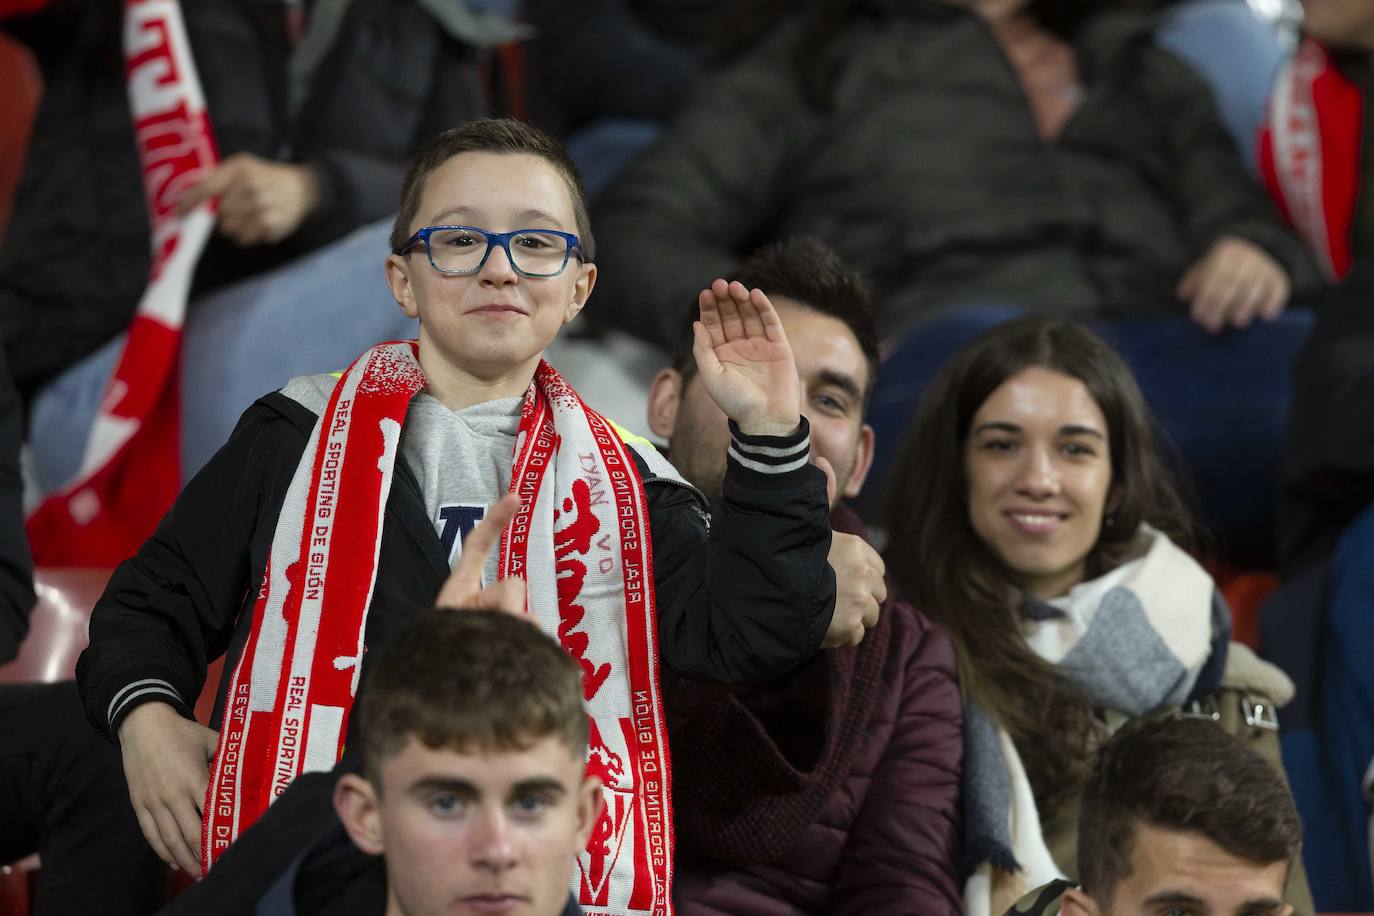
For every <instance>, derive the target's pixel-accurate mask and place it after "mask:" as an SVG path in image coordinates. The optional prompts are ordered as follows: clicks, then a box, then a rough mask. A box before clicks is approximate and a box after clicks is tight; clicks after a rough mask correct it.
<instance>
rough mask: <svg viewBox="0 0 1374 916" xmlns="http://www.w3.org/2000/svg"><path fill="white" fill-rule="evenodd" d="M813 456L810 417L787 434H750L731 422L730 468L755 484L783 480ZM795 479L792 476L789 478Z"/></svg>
mask: <svg viewBox="0 0 1374 916" xmlns="http://www.w3.org/2000/svg"><path fill="white" fill-rule="evenodd" d="M810 459H811V426H810V424H809V423H807V421H806V417H802V418H801V422H800V423H799V424H797V428H796V429H795V430H794V431H793V432H792V433H791V434H789V435H786V436H749V435H745V434H744V433H743V432H741V431H740V428H739V426H738V425H736V423H735V421H734V420H731V421H730V452H729V461H728V463H727V469H728V471H729V472H730V473H733V474H743V475H744V478H745V479H747V480H749V481H750V482H752V483H755V484H767V483H777V482H781V481H780V480H779V478H784V477H787V475H791V474H793V473H794V472H795V471H797V470H798V469H800V468H804V467H806V465H807V463H808V462H809V461H810ZM789 479H792V478H789Z"/></svg>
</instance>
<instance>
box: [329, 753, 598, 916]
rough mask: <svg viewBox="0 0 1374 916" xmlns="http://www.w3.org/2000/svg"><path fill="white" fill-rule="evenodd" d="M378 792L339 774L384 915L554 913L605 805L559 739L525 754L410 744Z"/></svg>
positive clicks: (384, 773)
mask: <svg viewBox="0 0 1374 916" xmlns="http://www.w3.org/2000/svg"><path fill="white" fill-rule="evenodd" d="M379 769H380V771H381V772H380V773H379V774H378V778H379V780H380V785H379V786H375V787H374V786H373V785H372V784H371V783H370V782H368V781H367V780H365V779H363V778H361V777H359V776H354V775H351V774H349V775H346V776H344V777H342V778H341V779H340V782H339V787H338V788H337V789H336V790H335V793H334V805H335V808H336V809H337V810H338V812H339V817H340V818H341V819H342V820H343V822H344V826H345V827H346V828H347V829H348V833H349V836H350V837H352V839H353V842H354V843H355V844H356V845H357V846H358V848H360V849H362V850H363V851H364V852H368V853H371V854H373V855H378V854H380V855H383V856H385V858H386V871H387V896H388V903H387V916H439V914H445V916H457V914H487V916H490V914H500V916H557V914H559V913H561V912H562V910H563V907H564V905H565V904H566V903H567V900H568V894H569V891H570V888H571V875H572V869H573V861H574V858H575V857H576V855H577V853H578V852H579V851H580V850H581V849H583V848H584V847H585V846H586V844H587V837H588V835H589V834H590V832H591V828H592V824H593V823H594V821H595V817H596V814H597V812H598V810H599V807H600V804H601V787H600V783H599V782H598V781H597V780H596V779H595V778H591V779H584V778H583V776H584V773H585V764H584V761H583V760H582V758H581V757H580V756H577V755H574V753H573V752H572V751H571V750H570V749H569V748H568V746H567V745H566V744H565V743H564V742H562V741H561V740H559V739H558V738H556V737H552V736H550V737H545V738H541V739H540V740H538V741H536V742H534V743H533V744H532V745H531V746H530V747H529V748H528V749H526V750H523V751H496V752H485V751H474V752H473V753H466V754H464V753H458V752H457V751H452V750H447V749H439V750H434V749H432V748H428V747H425V746H424V745H423V744H421V743H420V742H419V741H416V740H414V739H411V740H410V741H409V743H407V744H406V746H405V748H404V749H402V750H401V751H400V752H399V753H397V754H394V755H392V756H390V757H387V758H385V759H384V760H383V761H382V763H381V765H380V767H379Z"/></svg>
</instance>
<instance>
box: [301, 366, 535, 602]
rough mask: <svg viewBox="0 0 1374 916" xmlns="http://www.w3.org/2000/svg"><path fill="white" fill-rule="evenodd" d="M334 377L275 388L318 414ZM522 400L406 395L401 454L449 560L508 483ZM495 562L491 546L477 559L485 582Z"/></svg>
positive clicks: (454, 559)
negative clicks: (471, 401)
mask: <svg viewBox="0 0 1374 916" xmlns="http://www.w3.org/2000/svg"><path fill="white" fill-rule="evenodd" d="M337 382H338V379H337V378H336V377H334V376H333V375H308V376H301V377H299V378H294V379H292V380H291V381H289V382H287V383H286V386H285V387H284V388H282V394H284V395H286V396H287V397H289V398H291V399H292V400H293V401H296V402H298V403H299V404H301V405H302V406H304V407H306V408H308V409H309V410H311V411H312V412H314V413H316V414H319V413H322V412H323V411H324V408H325V407H326V405H328V403H329V396H330V394H331V393H332V392H333V390H334V386H335V384H337ZM521 400H522V399H521V398H519V397H514V398H500V399H498V400H495V401H487V402H486V403H484V404H475V405H473V406H472V407H467V408H464V409H462V410H449V409H448V408H447V407H445V406H444V405H443V404H441V403H439V401H438V400H437V399H436V398H434V397H432V396H431V395H430V394H429V393H428V392H425V391H421V392H420V393H419V394H417V395H416V396H415V399H414V400H412V401H411V402H410V409H409V410H408V411H407V412H406V421H405V425H404V426H403V427H402V429H401V454H402V455H404V456H405V459H406V463H408V464H409V465H410V469H411V470H412V471H414V472H415V476H416V478H417V479H418V481H419V483H420V495H421V497H422V498H423V499H424V503H425V511H426V512H428V513H429V518H430V521H431V522H433V523H434V530H435V532H436V533H437V534H438V535H439V539H440V541H442V542H443V545H444V549H445V550H447V551H448V555H449V564H450V565H452V564H453V563H455V562H457V560H458V556H459V554H460V553H461V552H462V542H463V538H465V537H467V535H468V532H470V531H472V529H473V528H474V527H475V526H476V525H477V523H478V522H479V521H481V520H482V518H483V517H484V516H485V515H486V512H487V509H488V507H490V506H491V505H492V504H493V503H495V502H496V501H497V500H499V499H500V498H501V497H502V495H504V494H505V493H506V491H507V490H509V489H510V469H511V464H512V461H513V459H514V452H515V437H516V435H517V433H519V431H520V404H521ZM496 563H497V552H496V551H494V550H493V551H492V553H491V556H489V557H487V559H486V563H485V564H484V567H483V574H482V579H483V583H484V584H490V583H492V582H494V581H496Z"/></svg>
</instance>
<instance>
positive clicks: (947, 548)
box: [885, 316, 1193, 816]
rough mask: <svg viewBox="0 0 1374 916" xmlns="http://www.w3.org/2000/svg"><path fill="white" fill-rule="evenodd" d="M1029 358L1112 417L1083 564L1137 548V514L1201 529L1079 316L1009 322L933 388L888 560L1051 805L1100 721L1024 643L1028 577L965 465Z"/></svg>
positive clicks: (894, 513)
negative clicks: (968, 448)
mask: <svg viewBox="0 0 1374 916" xmlns="http://www.w3.org/2000/svg"><path fill="white" fill-rule="evenodd" d="M1033 366H1034V367H1041V368H1045V369H1052V370H1054V371H1056V372H1061V373H1063V374H1064V375H1068V376H1071V377H1073V378H1076V379H1078V380H1079V381H1081V382H1082V383H1083V385H1084V386H1085V387H1086V388H1087V390H1088V393H1089V394H1090V395H1092V398H1093V400H1094V401H1095V402H1096V403H1097V406H1098V408H1099V409H1100V410H1101V411H1102V415H1103V417H1104V418H1105V419H1106V421H1107V439H1108V448H1109V453H1110V455H1111V467H1112V475H1111V485H1110V489H1109V491H1108V496H1107V504H1106V513H1107V518H1106V519H1105V520H1104V524H1103V526H1102V530H1101V534H1100V535H1099V537H1098V541H1097V543H1096V544H1095V545H1094V546H1093V548H1092V550H1091V551H1090V552H1089V554H1088V557H1087V563H1086V566H1087V575H1088V576H1089V577H1094V578H1095V577H1096V576H1099V575H1102V574H1103V573H1104V572H1107V571H1108V570H1111V569H1113V568H1115V567H1116V566H1119V565H1120V564H1121V563H1123V562H1125V561H1127V560H1129V559H1131V558H1132V557H1133V556H1135V555H1137V554H1138V553H1139V552H1140V551H1141V550H1142V549H1143V547H1144V544H1143V543H1142V538H1141V535H1140V526H1141V523H1142V522H1148V523H1149V524H1150V525H1152V526H1153V527H1155V528H1157V529H1159V530H1161V531H1163V532H1164V533H1165V534H1167V535H1169V536H1170V537H1171V538H1173V539H1174V540H1175V541H1176V542H1179V543H1180V544H1181V545H1182V546H1184V547H1185V548H1187V547H1189V546H1192V544H1193V528H1192V524H1191V522H1190V520H1189V518H1190V517H1189V513H1188V511H1187V509H1186V507H1185V505H1184V503H1183V500H1182V498H1181V497H1180V496H1179V493H1178V490H1177V489H1176V488H1175V486H1174V484H1173V481H1172V478H1171V475H1170V473H1169V471H1168V469H1167V467H1166V465H1165V463H1164V462H1163V461H1162V460H1161V458H1160V456H1159V453H1158V451H1157V449H1156V445H1155V436H1154V432H1153V420H1152V418H1151V416H1150V412H1149V408H1148V407H1147V406H1146V405H1145V399H1144V397H1143V396H1142V395H1141V393H1140V388H1139V386H1138V385H1136V382H1135V378H1134V377H1133V376H1132V375H1131V371H1130V369H1128V368H1127V367H1126V364H1125V363H1124V362H1123V361H1122V359H1121V357H1120V356H1118V355H1117V353H1116V352H1115V351H1114V350H1112V349H1111V348H1110V347H1109V346H1107V344H1106V343H1104V342H1103V341H1102V340H1101V338H1099V337H1098V336H1097V335H1096V334H1094V333H1093V332H1092V331H1089V330H1088V329H1087V328H1085V327H1084V326H1082V325H1080V324H1075V323H1072V322H1066V321H1057V320H1052V319H1047V318H1043V317H1039V316H1030V317H1025V318H1018V319H1015V320H1013V321H1009V322H1007V323H1005V324H1002V325H999V326H997V327H995V328H993V329H992V330H990V331H988V332H986V333H985V334H983V335H982V336H981V337H979V338H978V339H977V340H975V341H974V342H973V343H971V344H969V345H968V346H967V347H965V348H964V349H963V350H962V351H961V352H960V353H958V354H957V355H956V356H955V357H954V358H953V359H952V360H951V361H950V362H949V363H947V364H946V365H945V366H944V368H943V369H941V371H940V373H939V375H938V376H936V378H935V380H934V381H933V382H932V383H931V384H930V386H929V387H928V388H927V389H926V391H925V395H924V397H923V399H922V402H921V409H920V412H919V413H918V415H917V417H916V420H915V423H914V424H913V425H912V426H911V428H910V430H909V432H908V434H907V439H906V442H905V443H904V444H903V446H902V450H901V454H900V456H899V457H898V459H897V462H896V464H895V465H894V471H893V476H892V480H891V482H890V484H889V488H888V497H887V499H886V506H887V511H888V518H887V530H888V537H889V540H888V544H887V549H886V551H885V553H886V560H887V568H888V573H889V574H890V575H891V576H892V577H893V579H894V580H895V583H896V584H897V586H898V587H899V588H900V589H901V591H902V592H904V593H905V595H906V596H907V597H908V598H910V599H911V600H912V602H913V603H915V605H916V606H917V607H919V608H920V609H921V610H922V611H924V612H925V613H926V614H928V615H929V616H930V617H931V618H933V619H934V620H935V621H936V622H938V623H939V624H940V625H941V626H943V627H944V629H945V630H946V631H947V632H948V633H949V635H950V637H951V638H952V640H953V642H954V648H955V655H956V658H957V660H958V666H959V674H960V678H961V681H962V686H963V690H964V692H965V694H966V695H967V696H969V697H970V698H972V699H973V700H974V701H976V702H977V703H978V705H979V706H981V707H982V708H983V709H984V710H985V711H986V712H988V713H989V714H990V715H991V716H993V717H994V718H995V719H996V720H997V721H998V722H999V723H1000V724H1001V725H1002V726H1003V727H1004V728H1006V729H1007V732H1008V733H1009V734H1010V735H1011V737H1012V740H1013V741H1014V742H1015V743H1016V747H1017V751H1018V752H1019V754H1020V755H1021V759H1022V762H1023V763H1024V764H1025V766H1026V773H1027V776H1028V777H1029V778H1030V783H1031V788H1032V790H1033V791H1034V792H1035V797H1036V801H1037V804H1038V805H1039V806H1040V810H1041V812H1042V816H1048V815H1049V814H1051V813H1052V812H1053V811H1054V810H1055V809H1056V808H1057V807H1058V806H1059V803H1060V802H1061V801H1063V800H1064V799H1065V797H1066V796H1068V795H1070V794H1072V793H1073V792H1075V791H1076V790H1077V789H1078V787H1079V786H1080V785H1081V782H1082V780H1083V778H1084V777H1085V775H1086V772H1087V769H1088V764H1089V761H1090V758H1091V751H1092V747H1093V745H1094V743H1095V741H1096V738H1097V735H1098V729H1099V726H1098V723H1097V719H1096V717H1095V715H1094V710H1093V709H1092V707H1091V706H1090V704H1089V703H1088V701H1087V700H1086V698H1084V697H1082V696H1081V695H1080V694H1078V692H1077V691H1075V690H1074V689H1073V688H1072V687H1070V686H1069V684H1068V683H1067V682H1066V681H1065V680H1064V679H1063V678H1062V677H1061V676H1060V675H1059V674H1058V673H1057V672H1056V671H1055V669H1054V667H1053V666H1052V665H1050V664H1049V663H1048V662H1046V661H1045V660H1044V659H1042V658H1040V656H1038V655H1036V654H1035V653H1034V652H1033V651H1031V649H1030V648H1029V647H1028V646H1027V645H1026V641H1025V639H1024V638H1023V637H1022V635H1021V630H1020V624H1021V620H1022V609H1023V607H1024V605H1025V601H1026V593H1025V589H1024V584H1023V582H1022V580H1021V578H1020V577H1019V576H1018V575H1017V573H1016V572H1015V571H1013V570H1012V569H1011V568H1010V567H1008V566H1007V565H1006V564H1005V563H1004V562H1003V561H1002V560H1001V559H1000V558H999V557H998V556H997V555H996V554H994V553H993V551H992V550H990V549H989V548H988V546H987V545H986V544H985V543H984V542H983V541H982V539H981V538H979V537H978V535H977V534H976V533H975V532H974V530H973V526H972V524H971V522H970V520H969V506H968V481H967V478H966V476H965V470H964V450H965V444H966V441H967V438H968V435H969V427H970V425H971V424H972V422H973V417H974V414H976V413H977V411H978V409H979V408H980V407H981V406H982V405H983V403H984V402H985V401H986V400H987V399H988V397H989V396H990V395H991V394H992V393H993V392H994V391H995V390H996V389H997V388H999V387H1000V386H1001V385H1002V383H1003V382H1005V381H1007V380H1008V379H1010V378H1011V377H1012V376H1014V375H1016V374H1017V373H1019V372H1021V371H1022V370H1024V369H1027V368H1030V367H1033Z"/></svg>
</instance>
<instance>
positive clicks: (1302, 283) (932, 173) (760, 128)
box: [588, 0, 1320, 343]
mask: <svg viewBox="0 0 1374 916" xmlns="http://www.w3.org/2000/svg"><path fill="white" fill-rule="evenodd" d="M854 5H855V7H857V11H856V12H855V13H853V14H852V15H851V17H850V18H849V19H848V20H847V21H846V25H845V26H844V28H843V30H842V31H840V32H838V33H837V34H836V35H835V37H834V39H833V40H832V41H830V42H829V45H828V50H827V51H826V52H825V53H827V54H828V55H829V56H828V57H827V58H825V61H826V62H827V63H828V64H830V65H833V68H834V72H835V76H834V79H833V80H832V81H831V86H832V90H831V96H832V98H833V101H832V104H831V105H830V107H829V109H826V108H825V107H824V106H818V105H816V104H812V103H810V102H808V100H807V97H806V93H804V91H803V88H802V84H801V81H800V79H799V78H798V75H797V70H796V68H795V66H794V63H793V57H794V53H795V48H796V46H797V35H798V31H797V29H796V28H795V27H794V28H788V29H784V30H780V32H779V34H778V35H777V36H776V38H774V39H773V40H771V41H770V42H769V43H768V44H766V45H764V46H762V47H760V48H759V49H758V50H756V51H754V52H753V53H752V54H751V56H749V57H748V58H746V59H745V60H744V61H742V62H741V63H740V64H738V65H737V66H735V67H734V68H733V69H731V70H729V71H727V72H726V73H724V74H723V75H722V76H721V77H719V78H717V79H715V80H713V81H712V82H710V83H708V84H706V85H705V86H704V87H703V88H702V90H701V91H700V93H699V94H698V96H697V97H696V99H695V100H694V102H693V103H692V104H691V106H689V108H688V109H687V110H686V111H685V112H684V113H683V115H682V116H681V117H679V118H678V120H677V121H676V122H675V123H674V124H673V126H672V127H671V129H670V130H669V131H668V132H667V134H666V135H665V137H664V138H663V140H662V141H661V142H660V143H659V145H658V146H656V147H655V148H653V149H652V150H650V151H649V152H648V153H647V154H646V155H645V156H644V157H643V158H642V159H640V160H639V161H638V162H637V163H636V164H635V165H634V166H632V167H631V168H630V169H629V170H628V171H627V172H626V174H625V175H624V176H623V177H622V179H621V180H620V181H619V183H618V184H617V185H616V186H615V187H613V188H612V189H611V190H610V191H609V192H608V194H607V196H606V197H605V198H604V200H603V203H602V205H601V206H600V207H599V208H598V211H597V213H596V219H595V222H596V227H597V237H598V239H599V240H600V242H601V252H600V255H599V258H600V266H601V273H600V274H599V275H598V277H599V281H600V282H599V283H598V285H597V303H596V306H595V307H594V308H592V309H589V310H588V314H589V315H591V316H592V320H593V321H599V322H602V323H604V324H606V325H607V326H622V327H626V328H628V329H629V330H631V331H632V332H633V333H635V334H637V335H639V336H642V337H645V338H647V339H649V340H653V341H657V342H660V343H666V342H668V341H671V339H672V334H673V331H674V328H675V324H674V322H675V321H676V319H677V317H678V315H679V313H680V312H681V309H682V303H684V302H688V301H691V297H692V296H693V295H694V294H695V292H696V291H697V290H699V289H700V288H701V286H702V284H703V283H704V282H706V281H709V280H710V279H711V278H712V277H715V276H727V277H728V276H730V275H731V274H732V273H733V272H734V271H735V270H736V269H737V268H738V266H739V264H740V262H741V260H742V258H743V256H744V255H745V254H746V253H747V252H748V251H750V250H751V249H752V248H753V247H755V246H756V245H758V244H760V243H762V242H766V241H768V240H771V239H776V238H783V237H786V236H790V235H797V234H807V235H813V236H816V237H818V238H820V239H821V240H822V241H824V242H826V243H827V244H829V245H830V246H832V247H833V248H835V249H836V250H837V251H838V252H839V253H840V254H841V255H842V256H843V258H844V259H845V261H846V262H847V263H849V264H851V265H853V266H854V267H857V268H859V269H860V270H862V271H863V272H864V273H865V274H866V275H867V276H868V278H869V280H870V281H871V282H872V283H873V285H874V288H875V293H876V300H877V304H878V309H879V320H880V325H881V329H882V331H883V333H884V334H885V335H889V336H890V335H893V334H896V333H899V332H901V331H903V330H905V329H906V328H908V327H909V326H911V325H912V324H913V323H915V322H916V321H918V320H920V319H922V318H925V317H929V316H931V315H933V314H934V313H936V312H938V311H940V310H942V309H946V308H950V307H956V306H959V305H967V304H1011V305H1023V306H1027V307H1032V308H1037V309H1040V310H1044V311H1048V312H1051V313H1055V314H1059V315H1065V316H1089V315H1100V316H1113V315H1148V314H1170V313H1172V314H1182V313H1183V312H1184V308H1183V305H1182V303H1180V302H1179V301H1178V300H1177V299H1176V298H1175V296H1174V289H1175V287H1176V285H1177V284H1178V282H1179V280H1180V279H1181V278H1182V276H1183V274H1184V272H1185V271H1186V269H1187V268H1188V267H1189V266H1190V265H1191V264H1192V263H1193V262H1194V261H1196V260H1197V259H1198V258H1199V257H1200V256H1201V255H1203V254H1204V253H1205V252H1206V251H1207V250H1208V248H1209V247H1210V246H1211V244H1212V243H1213V242H1215V241H1216V240H1217V239H1218V238H1219V237H1221V236H1224V235H1236V236H1241V237H1244V238H1247V239H1250V240H1251V241H1254V242H1255V243H1257V244H1259V245H1260V246H1262V247H1263V248H1264V249H1266V250H1267V251H1268V252H1269V253H1270V254H1272V255H1273V256H1274V257H1275V258H1276V259H1277V260H1278V261H1279V262H1280V263H1281V264H1282V265H1283V266H1284V267H1285V269H1286V270H1287V271H1288V272H1289V274H1290V276H1291V278H1292V279H1293V281H1294V285H1295V288H1297V289H1298V290H1299V292H1300V294H1301V293H1303V292H1305V291H1306V290H1307V289H1309V288H1313V287H1315V286H1316V285H1318V284H1319V283H1320V281H1319V278H1318V277H1317V274H1316V270H1315V267H1314V265H1313V264H1312V262H1311V260H1310V258H1309V256H1308V255H1307V253H1306V252H1305V251H1304V250H1303V249H1302V246H1301V245H1300V243H1299V242H1298V241H1297V239H1296V238H1294V237H1293V236H1292V235H1291V234H1290V233H1289V232H1288V230H1287V229H1286V228H1285V227H1284V226H1283V224H1282V222H1281V220H1280V218H1279V217H1278V214H1277V212H1276V211H1275V209H1274V207H1273V205H1272V204H1271V203H1270V201H1269V200H1268V199H1267V197H1266V196H1265V195H1264V193H1263V191H1262V190H1261V189H1260V188H1259V187H1258V186H1257V185H1256V184H1255V183H1254V182H1253V181H1252V180H1251V179H1250V178H1249V177H1248V175H1247V174H1246V171H1245V168H1244V166H1243V165H1242V163H1241V160H1240V158H1239V156H1238V154H1237V152H1236V150H1235V148H1234V146H1233V145H1232V142H1231V140H1230V138H1229V136H1228V135H1227V134H1226V131H1225V128H1224V127H1223V126H1222V123H1221V121H1220V119H1219V117H1218V115H1217V113H1216V111H1215V108H1214V105H1213V102H1212V99H1211V95H1210V93H1209V92H1208V89H1207V87H1206V85H1205V84H1204V83H1203V82H1202V80H1201V79H1200V78H1199V77H1198V76H1197V75H1196V74H1195V73H1194V72H1193V71H1192V70H1190V69H1189V68H1188V66H1187V65H1186V64H1184V63H1183V62H1182V61H1181V60H1179V59H1178V58H1176V57H1174V56H1172V55H1170V54H1168V53H1167V52H1165V51H1163V50H1161V49H1159V48H1157V47H1156V46H1155V45H1154V44H1153V42H1152V39H1151V28H1152V25H1153V22H1152V20H1150V19H1148V18H1142V17H1136V16H1127V15H1124V14H1110V15H1108V14H1104V15H1101V16H1098V17H1096V18H1095V19H1094V20H1092V21H1090V22H1089V23H1088V24H1087V25H1086V26H1084V27H1083V28H1082V29H1080V32H1079V35H1078V37H1077V39H1076V41H1075V51H1076V56H1077V62H1078V68H1079V73H1080V76H1081V79H1082V82H1083V84H1084V86H1085V89H1086V91H1085V95H1084V98H1083V100H1082V103H1081V105H1080V107H1079V108H1078V110H1077V112H1076V113H1075V114H1074V116H1073V118H1072V119H1071V120H1070V121H1069V123H1068V125H1067V126H1066V127H1065V129H1064V131H1063V133H1062V135H1061V136H1060V137H1059V139H1058V140H1057V141H1056V142H1054V143H1046V142H1045V141H1043V140H1042V139H1041V138H1040V136H1039V134H1038V132H1037V129H1036V125H1035V121H1034V119H1033V117H1032V115H1031V110H1030V106H1029V103H1028V100H1027V96H1026V94H1025V92H1024V91H1023V89H1022V87H1021V84H1020V82H1019V80H1018V78H1017V76H1016V73H1015V71H1014V70H1013V68H1012V66H1011V65H1010V63H1009V61H1008V59H1007V57H1006V55H1005V54H1004V53H1003V52H1002V50H1001V48H1000V46H999V45H998V43H997V41H996V39H995V38H994V36H993V34H992V32H991V30H990V29H989V28H988V26H987V25H986V24H985V23H984V22H983V21H982V20H981V19H980V18H979V17H978V16H977V15H975V14H973V13H971V12H969V11H967V10H966V9H963V8H960V7H958V6H955V5H952V4H949V3H944V2H940V0H858V2H856V3H855V4H854Z"/></svg>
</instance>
